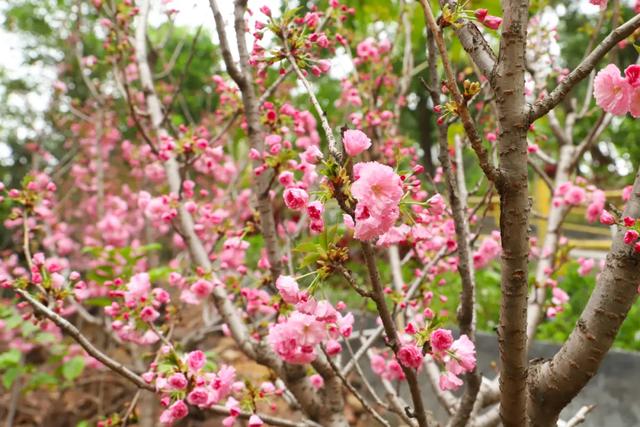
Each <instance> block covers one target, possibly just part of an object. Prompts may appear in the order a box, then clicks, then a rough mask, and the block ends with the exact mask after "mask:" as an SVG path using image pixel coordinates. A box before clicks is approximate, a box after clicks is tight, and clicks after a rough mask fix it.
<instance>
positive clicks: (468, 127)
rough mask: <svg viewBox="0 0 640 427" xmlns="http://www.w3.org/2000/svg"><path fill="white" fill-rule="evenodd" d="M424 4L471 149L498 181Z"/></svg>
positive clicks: (431, 12)
mask: <svg viewBox="0 0 640 427" xmlns="http://www.w3.org/2000/svg"><path fill="white" fill-rule="evenodd" d="M420 3H421V4H422V8H423V9H424V19H425V22H426V24H427V27H428V28H429V30H430V31H431V32H432V33H433V36H434V38H435V42H436V46H437V47H438V51H439V52H440V58H441V59H442V64H443V66H444V70H445V75H446V78H447V87H448V88H449V90H450V91H451V93H452V94H453V97H454V100H455V102H456V105H457V107H458V116H459V117H460V121H461V122H462V126H463V127H464V130H465V133H466V134H467V138H469V142H470V143H471V147H472V148H473V150H474V151H475V153H476V155H477V156H478V160H479V162H480V167H481V168H482V171H483V172H484V173H485V175H486V176H487V178H489V179H490V180H491V181H494V182H496V181H498V180H499V178H500V173H499V171H498V170H497V169H496V168H495V167H494V166H493V165H492V164H491V162H490V160H489V153H488V152H487V150H486V149H485V148H484V145H483V144H482V139H481V138H480V135H479V134H478V130H477V129H476V126H475V124H474V123H473V119H472V118H471V115H470V114H469V110H468V108H467V103H466V101H465V99H464V97H463V96H462V93H460V89H459V88H458V85H457V83H456V78H455V76H454V74H453V68H452V67H451V62H450V61H449V55H448V53H447V47H446V46H445V43H444V39H443V38H442V33H441V31H440V27H439V26H438V24H437V23H436V20H435V17H434V16H433V11H432V10H431V6H430V4H429V2H428V1H427V0H420Z"/></svg>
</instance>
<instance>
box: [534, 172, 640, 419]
mask: <svg viewBox="0 0 640 427" xmlns="http://www.w3.org/2000/svg"><path fill="white" fill-rule="evenodd" d="M623 215H624V216H630V217H632V218H638V217H640V171H638V172H637V174H636V179H635V183H634V185H633V192H632V195H631V199H630V200H629V202H628V203H627V206H626V208H625V210H624V213H623ZM625 231H626V229H625V228H621V229H620V230H619V231H618V233H617V235H616V237H615V239H614V241H613V245H612V248H611V250H610V252H609V254H608V255H607V262H606V265H605V267H604V269H603V271H602V273H600V275H599V276H598V280H597V283H596V287H595V289H594V291H593V293H592V294H591V297H590V298H589V302H588V303H587V306H586V307H585V309H584V310H583V312H582V314H581V316H580V319H579V320H578V322H577V324H576V327H575V328H574V330H573V331H572V332H571V335H570V336H569V338H568V339H567V341H566V342H565V343H564V345H563V346H562V348H561V349H560V350H559V351H558V353H556V355H555V356H554V357H553V359H552V360H551V361H548V362H546V363H543V364H538V365H535V366H532V368H531V373H530V376H531V378H530V382H529V417H530V419H531V421H532V423H533V425H549V424H551V423H555V422H556V421H557V419H558V415H559V413H560V411H561V410H562V408H563V407H565V406H566V405H567V404H568V403H569V402H570V401H571V400H572V399H573V398H574V397H575V396H576V395H577V394H578V392H579V391H580V390H581V389H582V388H583V387H584V386H585V385H586V384H587V382H588V381H589V380H590V379H591V378H592V377H593V376H594V375H595V374H596V372H597V370H598V367H599V366H600V363H601V362H602V360H603V359H604V356H605V355H606V354H607V352H608V351H609V349H610V348H611V345H612V344H613V340H614V339H615V337H616V334H617V333H618V331H619V330H620V326H621V325H622V322H623V320H624V319H625V318H626V316H627V315H628V313H629V310H630V309H631V306H632V305H633V303H634V302H635V301H636V299H637V298H638V271H639V269H640V253H637V252H635V251H634V249H633V246H632V245H627V244H626V243H624V240H623V239H624V234H625Z"/></svg>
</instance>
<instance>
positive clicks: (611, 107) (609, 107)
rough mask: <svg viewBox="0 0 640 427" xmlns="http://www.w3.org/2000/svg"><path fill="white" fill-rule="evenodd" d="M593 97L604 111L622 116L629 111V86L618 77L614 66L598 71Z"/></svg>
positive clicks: (618, 72)
mask: <svg viewBox="0 0 640 427" xmlns="http://www.w3.org/2000/svg"><path fill="white" fill-rule="evenodd" d="M593 95H594V97H595V99H596V103H597V104H598V106H600V108H602V109H603V110H604V111H606V112H608V113H611V114H613V115H616V116H623V115H625V114H626V113H627V112H628V111H629V104H630V100H631V85H630V84H629V82H628V81H627V80H626V79H624V78H623V77H622V76H621V75H620V69H618V67H616V66H615V65H614V64H609V65H607V66H606V67H605V68H604V69H602V70H600V71H599V72H598V74H597V75H596V78H595V80H594V89H593Z"/></svg>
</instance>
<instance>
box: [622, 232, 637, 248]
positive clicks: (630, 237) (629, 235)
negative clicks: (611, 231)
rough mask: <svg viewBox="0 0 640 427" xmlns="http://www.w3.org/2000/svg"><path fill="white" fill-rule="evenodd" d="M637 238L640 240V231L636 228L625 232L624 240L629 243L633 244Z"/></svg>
mask: <svg viewBox="0 0 640 427" xmlns="http://www.w3.org/2000/svg"><path fill="white" fill-rule="evenodd" d="M636 240H638V232H637V231H636V230H627V232H626V233H624V242H625V243H626V244H627V245H631V244H633V243H634V242H635V241H636Z"/></svg>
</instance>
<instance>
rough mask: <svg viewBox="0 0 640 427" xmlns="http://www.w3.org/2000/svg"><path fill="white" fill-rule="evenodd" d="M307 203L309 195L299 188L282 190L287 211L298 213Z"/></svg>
mask: <svg viewBox="0 0 640 427" xmlns="http://www.w3.org/2000/svg"><path fill="white" fill-rule="evenodd" d="M308 201H309V195H308V194H307V192H306V191H304V190H303V189H301V188H287V189H286V190H284V203H285V204H286V205H287V207H288V208H289V209H293V210H294V211H299V210H301V209H303V208H304V207H305V206H306V205H307V202H308Z"/></svg>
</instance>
